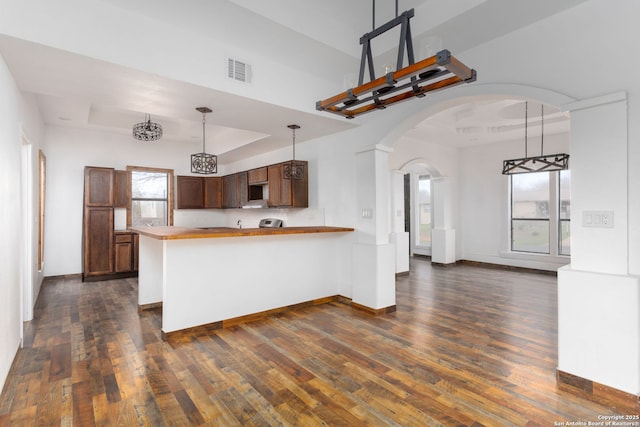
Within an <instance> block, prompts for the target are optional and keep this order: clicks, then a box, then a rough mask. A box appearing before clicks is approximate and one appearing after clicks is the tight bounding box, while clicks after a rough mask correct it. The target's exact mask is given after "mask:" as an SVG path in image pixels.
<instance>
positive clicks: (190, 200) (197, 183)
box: [176, 176, 204, 209]
mask: <svg viewBox="0 0 640 427" xmlns="http://www.w3.org/2000/svg"><path fill="white" fill-rule="evenodd" d="M176 182H177V186H176V187H177V193H178V209H202V208H204V178H203V177H201V176H178V177H176Z"/></svg>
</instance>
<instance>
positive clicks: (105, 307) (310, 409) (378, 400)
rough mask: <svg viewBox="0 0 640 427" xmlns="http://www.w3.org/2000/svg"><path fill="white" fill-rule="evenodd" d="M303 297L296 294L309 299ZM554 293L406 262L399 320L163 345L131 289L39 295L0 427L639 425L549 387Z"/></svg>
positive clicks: (315, 323)
mask: <svg viewBox="0 0 640 427" xmlns="http://www.w3.org/2000/svg"><path fill="white" fill-rule="evenodd" d="M303 285H304V283H301V286H303ZM556 293H557V290H556V278H555V277H554V276H550V275H543V274H535V273H521V272H513V271H502V270H495V269H487V268H483V267H478V266H469V265H459V266H456V267H453V268H436V267H431V265H430V264H429V262H428V261H427V260H420V259H415V260H412V272H411V274H410V275H408V276H404V277H401V278H399V279H398V281H397V311H396V312H395V313H391V314H386V315H382V316H378V317H373V316H371V315H368V314H367V313H364V312H360V311H357V310H353V309H351V308H350V307H349V306H347V305H344V304H341V303H338V302H334V303H330V304H325V305H320V306H312V307H308V308H302V309H299V310H296V311H290V312H287V313H284V314H280V315H278V316H274V317H271V318H268V319H266V320H260V321H255V322H251V323H246V324H242V325H238V326H233V327H230V328H228V329H224V330H218V331H213V332H209V333H207V334H202V335H200V336H194V335H190V334H179V335H178V336H177V337H174V338H172V339H171V341H170V342H163V341H162V340H161V333H160V317H161V313H160V310H159V309H155V310H149V311H147V312H144V313H143V314H140V315H139V314H138V311H137V305H136V304H137V303H136V299H137V282H136V280H135V279H123V280H114V281H108V282H95V283H81V282H80V281H79V280H69V279H67V280H47V281H46V282H45V284H44V285H43V287H42V290H41V294H40V297H39V299H38V303H37V306H36V311H35V318H34V320H33V321H32V322H30V323H29V324H28V325H27V331H26V340H25V345H24V348H22V349H21V350H20V351H19V352H18V355H17V358H16V361H15V363H14V366H13V368H12V372H11V373H10V376H9V378H8V380H7V383H6V385H5V388H4V390H3V392H2V396H1V397H0V425H2V426H5V425H11V426H35V425H37V426H49V425H63V426H70V425H75V426H94V425H95V426H111V425H121V426H133V425H141V426H143V425H144V426H154V427H155V426H165V425H167V426H168V425H176V426H187V425H215V426H219V425H225V426H226V425H296V426H308V425H330V426H338V425H345V426H355V425H376V426H378V425H399V426H411V425H416V426H481V425H484V426H536V425H540V426H550V425H554V422H557V423H561V422H567V421H584V422H588V421H591V422H595V421H598V416H599V415H615V414H622V415H625V414H637V413H638V412H639V411H638V406H637V405H635V406H634V405H633V404H632V403H630V402H628V401H623V400H616V398H615V396H611V397H610V398H609V397H606V396H605V397H603V396H598V397H597V398H596V397H594V396H593V395H589V394H586V393H585V392H583V391H580V390H578V389H573V388H572V387H570V386H567V385H562V386H559V385H557V384H556V373H555V369H556V364H557V306H556Z"/></svg>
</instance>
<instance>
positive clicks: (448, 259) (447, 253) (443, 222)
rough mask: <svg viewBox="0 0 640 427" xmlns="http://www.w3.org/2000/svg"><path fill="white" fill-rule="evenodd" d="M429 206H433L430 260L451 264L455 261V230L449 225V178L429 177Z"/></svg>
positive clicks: (450, 220)
mask: <svg viewBox="0 0 640 427" xmlns="http://www.w3.org/2000/svg"><path fill="white" fill-rule="evenodd" d="M431 206H433V228H432V231H431V262H434V263H437V264H452V263H454V262H456V230H455V229H454V228H452V226H451V224H452V217H451V215H452V212H451V188H450V181H449V178H447V177H438V178H431Z"/></svg>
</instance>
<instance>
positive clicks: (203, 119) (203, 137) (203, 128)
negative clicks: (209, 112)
mask: <svg viewBox="0 0 640 427" xmlns="http://www.w3.org/2000/svg"><path fill="white" fill-rule="evenodd" d="M204 115H205V113H204V112H203V113H202V152H203V153H204V152H205V149H204V148H205V147H204V142H205V140H206V139H205V136H204V130H205V126H204V121H205V118H204Z"/></svg>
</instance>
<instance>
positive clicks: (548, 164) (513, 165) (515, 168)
mask: <svg viewBox="0 0 640 427" xmlns="http://www.w3.org/2000/svg"><path fill="white" fill-rule="evenodd" d="M528 116H529V103H528V102H525V103H524V157H522V158H519V159H510V160H503V162H502V174H503V175H515V174H518V173H533V172H551V171H560V170H566V169H569V155H568V154H566V153H558V154H547V155H545V154H544V105H540V117H541V126H542V129H541V137H540V155H539V156H534V157H529V156H528V152H527V150H528V137H527V128H528V125H529V123H528Z"/></svg>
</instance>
